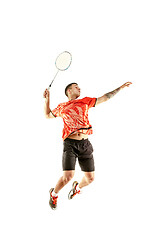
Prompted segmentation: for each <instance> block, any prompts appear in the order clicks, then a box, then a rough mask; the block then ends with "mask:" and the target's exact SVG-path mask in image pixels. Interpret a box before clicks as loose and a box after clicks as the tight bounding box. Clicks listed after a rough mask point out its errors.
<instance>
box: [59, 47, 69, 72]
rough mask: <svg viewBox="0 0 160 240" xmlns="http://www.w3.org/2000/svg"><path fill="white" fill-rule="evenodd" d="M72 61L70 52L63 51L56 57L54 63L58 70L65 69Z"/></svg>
mask: <svg viewBox="0 0 160 240" xmlns="http://www.w3.org/2000/svg"><path fill="white" fill-rule="evenodd" d="M71 62H72V55H71V53H69V52H67V51H64V52H62V53H61V54H59V56H58V57H57V58H56V61H55V65H56V68H57V69H58V70H60V71H65V70H67V69H68V68H69V67H70V65H71Z"/></svg>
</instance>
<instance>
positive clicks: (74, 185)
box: [68, 181, 78, 200]
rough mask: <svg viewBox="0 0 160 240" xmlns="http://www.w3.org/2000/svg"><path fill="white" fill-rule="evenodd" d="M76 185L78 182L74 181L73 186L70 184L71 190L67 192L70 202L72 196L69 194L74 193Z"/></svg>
mask: <svg viewBox="0 0 160 240" xmlns="http://www.w3.org/2000/svg"><path fill="white" fill-rule="evenodd" d="M77 185H78V182H77V181H74V182H73V184H72V189H71V191H70V192H69V194H68V199H69V200H71V199H72V198H73V197H74V196H71V192H74V188H75V187H76V186H77Z"/></svg>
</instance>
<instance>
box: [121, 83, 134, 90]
mask: <svg viewBox="0 0 160 240" xmlns="http://www.w3.org/2000/svg"><path fill="white" fill-rule="evenodd" d="M131 84H132V83H131V82H126V83H124V84H123V85H122V86H121V87H120V88H121V89H123V88H125V87H129V86H130V85H131Z"/></svg>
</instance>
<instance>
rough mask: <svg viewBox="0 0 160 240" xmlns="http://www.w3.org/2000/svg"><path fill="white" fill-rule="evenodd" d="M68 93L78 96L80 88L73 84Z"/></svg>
mask: <svg viewBox="0 0 160 240" xmlns="http://www.w3.org/2000/svg"><path fill="white" fill-rule="evenodd" d="M70 93H71V94H72V95H74V96H76V98H78V97H79V96H80V93H81V89H80V88H79V86H78V85H77V84H73V85H72V88H71V89H70Z"/></svg>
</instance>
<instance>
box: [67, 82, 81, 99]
mask: <svg viewBox="0 0 160 240" xmlns="http://www.w3.org/2000/svg"><path fill="white" fill-rule="evenodd" d="M73 84H76V85H78V83H70V84H68V85H67V87H66V88H65V95H66V96H67V97H68V94H67V91H68V89H70V88H71V87H72V85H73Z"/></svg>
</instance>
